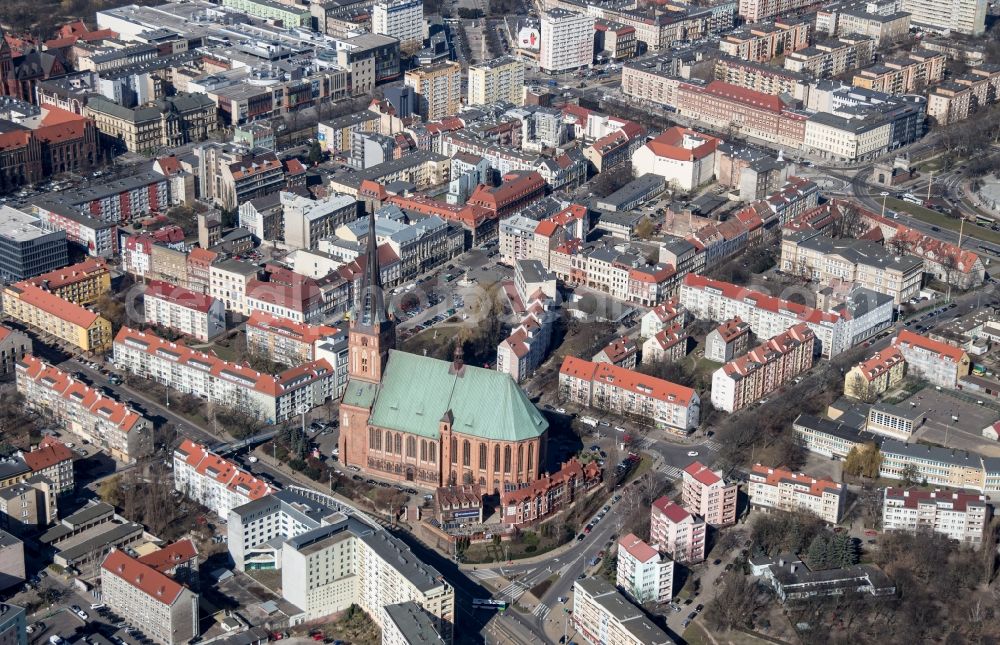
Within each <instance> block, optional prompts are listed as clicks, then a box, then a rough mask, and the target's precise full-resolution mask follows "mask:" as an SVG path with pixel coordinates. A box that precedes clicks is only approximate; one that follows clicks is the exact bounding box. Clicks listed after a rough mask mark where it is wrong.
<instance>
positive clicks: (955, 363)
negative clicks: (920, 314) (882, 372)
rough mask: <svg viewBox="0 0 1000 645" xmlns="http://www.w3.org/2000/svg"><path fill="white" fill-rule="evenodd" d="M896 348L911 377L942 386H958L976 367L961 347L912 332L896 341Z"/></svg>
mask: <svg viewBox="0 0 1000 645" xmlns="http://www.w3.org/2000/svg"><path fill="white" fill-rule="evenodd" d="M892 346H893V347H895V348H896V349H897V350H899V353H900V354H902V355H903V358H904V359H905V360H906V365H907V371H908V372H909V373H910V374H913V375H916V376H919V377H920V378H923V379H926V380H927V381H928V382H930V383H931V384H932V385H938V386H940V387H947V388H954V387H956V386H957V385H958V379H960V378H962V377H963V376H968V374H969V370H970V368H971V365H972V362H971V360H970V359H969V355H968V354H967V353H966V352H965V351H964V350H962V349H961V348H959V347H956V346H954V345H951V344H949V343H944V342H941V341H938V340H931V339H930V338H927V337H925V336H921V335H919V334H915V333H913V332H911V331H910V330H908V329H904V330H902V331H901V332H899V334H897V335H896V337H895V338H893V339H892Z"/></svg>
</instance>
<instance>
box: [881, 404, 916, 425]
mask: <svg viewBox="0 0 1000 645" xmlns="http://www.w3.org/2000/svg"><path fill="white" fill-rule="evenodd" d="M871 409H872V410H876V411H878V412H884V413H885V414H892V415H895V416H897V417H901V418H903V419H910V420H911V421H913V420H916V419H917V418H919V417H921V416H923V414H924V413H923V412H922V411H920V410H918V409H917V408H915V407H913V406H909V405H894V404H892V403H881V402H879V403H873V404H872V407H871Z"/></svg>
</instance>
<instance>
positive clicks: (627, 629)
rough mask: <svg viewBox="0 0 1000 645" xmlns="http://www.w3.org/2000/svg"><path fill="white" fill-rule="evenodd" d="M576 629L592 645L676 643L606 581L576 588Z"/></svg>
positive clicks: (583, 583)
mask: <svg viewBox="0 0 1000 645" xmlns="http://www.w3.org/2000/svg"><path fill="white" fill-rule="evenodd" d="M573 625H574V626H576V629H577V633H578V635H579V636H580V637H581V638H583V639H584V640H585V641H586V642H588V643H591V644H592V645H671V644H672V643H674V640H673V639H672V638H670V636H668V635H667V633H666V632H664V631H663V630H662V629H660V628H659V627H657V626H656V625H655V624H654V623H653V621H651V620H650V619H649V618H647V617H646V614H645V613H644V612H643V611H642V610H641V609H639V608H638V607H636V606H635V605H633V604H632V603H631V602H629V601H628V599H627V598H625V596H623V595H622V594H621V593H620V592H619V591H618V590H617V589H615V588H614V587H613V586H611V583H610V582H608V581H607V580H605V579H604V578H596V577H595V578H584V579H583V580H577V581H576V582H575V583H574V584H573Z"/></svg>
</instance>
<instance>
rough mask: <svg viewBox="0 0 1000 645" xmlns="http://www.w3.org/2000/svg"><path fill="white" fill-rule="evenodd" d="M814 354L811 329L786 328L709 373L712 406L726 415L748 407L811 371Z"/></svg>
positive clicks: (807, 327)
mask: <svg viewBox="0 0 1000 645" xmlns="http://www.w3.org/2000/svg"><path fill="white" fill-rule="evenodd" d="M815 353H816V335H815V334H814V333H813V331H812V329H810V328H809V326H808V325H807V324H806V323H799V324H798V325H795V326H793V327H789V328H788V330H787V331H785V332H783V333H781V334H779V335H777V336H774V337H772V338H771V339H769V340H768V341H767V342H765V343H763V344H761V345H759V346H758V347H756V348H755V349H752V350H750V352H748V353H747V354H745V355H743V356H740V357H738V358H735V359H733V360H731V361H729V362H728V363H726V364H725V365H723V366H722V367H720V368H719V369H718V370H716V371H715V372H714V373H713V374H712V405H714V406H715V407H716V409H719V410H725V411H726V412H735V411H736V410H741V409H743V408H745V407H746V406H748V405H751V404H752V403H754V402H755V401H758V400H759V399H761V398H762V397H764V396H766V395H767V394H770V393H771V392H774V391H775V390H777V389H779V388H780V387H781V386H782V385H784V384H785V383H788V382H789V381H791V380H792V379H793V378H795V377H797V376H798V375H799V374H802V373H803V372H805V371H806V370H808V369H809V368H811V367H812V365H813V358H814V356H815Z"/></svg>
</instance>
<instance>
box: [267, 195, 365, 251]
mask: <svg viewBox="0 0 1000 645" xmlns="http://www.w3.org/2000/svg"><path fill="white" fill-rule="evenodd" d="M281 208H282V212H283V213H284V222H285V244H287V245H288V246H290V247H292V248H296V249H317V248H319V241H320V240H321V239H323V238H324V237H330V236H331V235H333V234H334V233H335V232H336V230H337V228H338V227H340V226H342V225H344V224H348V223H350V222H353V221H354V220H355V219H357V217H358V202H357V200H356V199H354V198H353V197H351V196H349V195H340V194H333V195H328V196H327V197H325V198H324V199H320V200H315V199H309V198H308V197H303V196H302V195H299V194H298V193H289V192H284V191H283V192H282V193H281Z"/></svg>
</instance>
